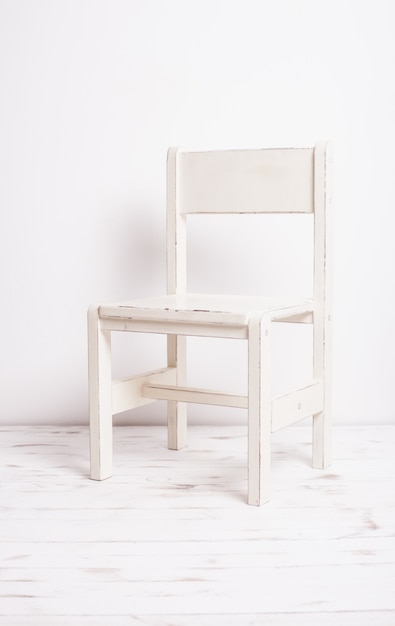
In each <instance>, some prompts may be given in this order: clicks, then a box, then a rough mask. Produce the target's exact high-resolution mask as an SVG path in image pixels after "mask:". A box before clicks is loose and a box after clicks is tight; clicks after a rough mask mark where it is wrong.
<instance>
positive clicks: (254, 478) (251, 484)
mask: <svg viewBox="0 0 395 626" xmlns="http://www.w3.org/2000/svg"><path fill="white" fill-rule="evenodd" d="M270 326H271V322H270V318H268V317H266V316H262V315H261V314H259V313H257V314H254V315H252V316H251V318H250V322H249V328H248V504H252V505H255V506H260V505H261V504H264V503H265V502H267V501H268V500H269V499H270V471H271V468H270V465H271V364H270V360H271V359H270V332H271V328H270Z"/></svg>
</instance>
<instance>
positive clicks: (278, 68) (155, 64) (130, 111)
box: [0, 0, 395, 424]
mask: <svg viewBox="0 0 395 626" xmlns="http://www.w3.org/2000/svg"><path fill="white" fill-rule="evenodd" d="M394 28H395V4H394V3H393V2H392V0H387V1H386V0H375V1H374V2H373V1H364V0H355V1H352V0H351V1H350V0H341V1H334V0H332V1H328V2H326V1H325V2H324V1H321V0H315V1H314V0H276V1H272V0H209V1H207V0H128V1H127V0H112V1H110V0H95V1H94V0H91V1H90V0H0V172H1V174H0V199H1V204H0V219H1V228H0V258H1V264H0V272H1V282H0V284H1V307H0V319H1V330H2V332H1V336H2V341H1V357H0V367H1V372H0V380H1V397H0V420H1V422H2V423H4V424H5V423H11V424H14V423H24V422H26V423H30V422H38V423H77V422H84V421H86V419H87V385H86V324H85V311H86V308H87V306H88V304H89V303H91V302H95V301H106V300H114V299H118V298H127V297H135V296H142V295H148V294H150V293H155V292H161V291H163V289H164V284H165V249H164V241H165V239H164V227H165V221H164V209H165V205H164V190H165V155H166V149H167V146H168V145H177V144H181V145H184V146H188V145H194V146H195V145H199V146H202V147H223V146H232V147H259V146H270V145H279V146H281V145H282V146H286V145H312V144H313V143H314V142H315V140H316V139H317V138H330V139H332V140H333V142H334V145H335V153H336V160H335V164H336V225H335V242H336V262H335V326H334V328H335V346H334V383H335V387H334V410H335V419H336V421H337V423H354V424H358V423H369V422H378V423H389V422H391V421H393V418H394V406H395V403H394V400H393V393H392V387H393V384H394V382H393V381H394V373H395V372H394V358H393V351H394V345H395V344H394V325H393V324H392V316H391V313H392V308H393V307H392V305H393V302H394V287H393V285H394V280H393V274H392V271H391V270H393V268H394V245H393V232H392V226H393V221H394V220H393V217H392V214H393V210H394V193H393V180H394V173H393V168H394V158H393V146H394V145H395V123H394V118H395V116H394V111H395V93H394V80H393V67H394V62H395V43H394V42H395V39H394V36H393V33H394ZM213 219H214V220H215V219H216V218H213ZM225 219H227V220H228V221H227V223H226V231H225V232H226V237H224V235H223V234H222V235H220V234H219V231H218V230H215V229H216V228H217V224H216V222H215V221H214V222H213V223H210V225H209V226H208V225H207V224H206V225H205V226H202V225H200V224H196V227H195V231H193V232H192V233H191V255H190V265H191V284H190V286H191V287H192V288H194V287H198V286H199V285H200V280H201V273H202V270H203V269H207V270H208V271H209V274H210V276H209V287H213V286H214V284H215V282H219V283H220V284H221V285H222V287H227V285H228V282H229V288H231V286H230V278H231V277H232V278H233V279H234V284H233V287H232V290H233V291H234V290H236V289H242V290H245V289H247V288H249V287H251V288H253V289H255V290H259V285H260V284H264V283H265V280H268V273H267V263H268V261H267V259H268V258H271V257H270V255H273V253H274V252H280V255H281V259H283V262H284V267H292V268H293V267H294V264H295V263H296V262H297V261H298V262H301V263H302V265H303V264H304V263H305V259H306V254H307V253H308V247H306V245H307V244H306V245H305V241H306V240H305V239H302V246H301V247H296V243H295V237H294V235H295V233H297V232H298V228H297V227H296V225H292V226H291V228H290V229H283V224H284V222H282V223H281V224H280V225H279V224H278V223H273V224H271V225H272V226H273V228H274V229H275V230H277V231H278V234H279V235H280V236H282V237H283V246H282V249H278V248H277V247H276V248H274V247H273V243H272V242H273V239H272V238H271V237H270V236H269V235H268V234H267V232H266V229H264V230H263V231H260V230H257V227H258V224H257V223H256V221H252V222H251V223H250V224H247V222H245V221H243V224H242V225H241V227H240V228H241V231H239V227H238V226H237V225H236V222H234V221H233V218H232V219H230V218H229V219H228V218H225ZM243 219H244V218H243ZM254 219H255V218H253V220H254ZM260 224H262V223H261V222H260ZM251 225H252V231H251V230H250V231H249V234H250V235H251V236H252V239H253V246H252V247H250V246H249V247H248V254H247V255H246V256H245V257H242V259H243V263H244V265H242V270H240V269H239V265H238V263H235V262H233V266H232V270H231V272H230V273H226V269H225V268H226V266H225V264H224V262H223V260H222V254H223V253H225V252H226V251H227V250H228V251H230V252H231V253H232V256H233V258H234V256H235V255H234V252H233V250H234V247H233V246H234V243H233V241H236V240H235V237H236V235H237V234H239V232H241V233H242V234H243V238H244V237H246V236H247V232H248V228H250V227H251ZM214 227H215V228H214ZM199 232H201V233H203V234H205V235H206V240H205V242H204V244H203V246H202V245H200V244H199V243H198V239H197V234H198V233H199ZM216 242H218V244H219V245H220V247H221V254H218V253H216V252H215V250H214V249H213V247H212V246H213V244H214V243H216ZM290 249H291V250H290ZM259 254H263V262H265V263H266V265H265V268H266V269H264V271H263V273H262V275H261V274H260V273H259V272H257V271H255V273H254V275H253V276H252V277H251V278H250V279H249V280H247V281H246V279H245V278H244V271H245V263H246V262H247V261H251V260H254V259H258V256H259ZM257 255H258V256H257ZM269 263H270V262H269ZM283 269H284V268H283ZM284 280H285V283H286V282H287V280H288V285H293V284H294V278H293V277H292V278H291V280H290V279H287V277H286V275H285V276H284ZM269 284H270V283H269ZM284 328H285V327H284ZM284 332H285V333H286V334H287V333H288V335H289V337H290V339H291V343H292V346H293V347H292V356H291V358H290V360H289V361H287V362H284V361H283V357H282V356H281V355H282V351H283V349H284V346H283V345H282V344H281V341H282V340H281V338H279V339H278V341H279V343H280V344H281V345H280V352H279V354H280V356H279V357H277V361H276V367H277V370H278V376H277V377H278V380H279V381H280V382H282V377H286V376H289V377H290V378H292V377H293V376H294V375H295V372H297V370H298V367H299V365H298V364H297V361H296V358H295V356H294V354H293V353H294V351H295V347H296V346H297V345H298V341H299V338H298V337H296V336H294V335H292V336H291V334H290V333H289V330H287V329H285V330H284ZM288 335H287V336H288ZM235 344H237V345H235ZM127 345H128V350H130V358H131V359H132V360H133V359H139V360H141V361H142V367H143V368H144V367H145V366H148V367H149V366H151V361H152V362H153V361H155V364H156V363H157V362H158V361H160V362H162V360H163V358H162V356H161V355H160V350H161V349H162V348H163V347H164V345H163V338H161V337H159V338H158V337H128V338H127ZM202 346H203V347H202V348H199V347H198V346H197V345H196V340H195V341H192V342H191V352H192V353H193V354H194V355H195V356H196V357H198V359H199V361H198V364H197V365H196V366H195V367H193V368H192V377H195V378H196V379H198V378H199V379H201V380H205V379H208V380H209V379H210V376H209V375H208V370H207V368H206V365H205V359H204V358H203V357H204V354H206V352H205V351H208V352H207V354H208V355H209V357H208V358H209V363H210V367H211V368H212V369H213V370H214V372H215V376H216V377H217V378H221V377H222V371H223V370H225V369H226V370H227V375H228V376H229V380H230V383H231V386H232V387H238V386H239V384H240V383H239V373H238V372H239V371H241V372H242V376H241V378H242V379H244V378H245V365H244V364H243V363H244V362H243V363H241V362H240V359H243V358H244V357H245V346H244V342H243V345H242V343H239V342H235V343H233V344H232V345H228V344H226V346H225V348H226V358H225V360H224V359H222V358H221V356H220V355H221V353H220V351H219V349H218V347H219V346H222V343H221V342H220V340H218V341H217V342H215V341H214V342H213V343H210V344H209V343H207V342H205V341H203V343H202ZM115 347H116V352H117V354H118V357H117V362H116V364H115V372H116V373H120V372H122V373H123V370H124V369H125V361H126V355H125V352H124V351H122V347H121V346H120V345H119V341H118V338H117V340H116V341H115ZM203 353H204V354H203ZM231 355H233V356H235V357H236V359H237V362H236V363H235V364H234V365H232V366H229V371H228V369H227V368H228V361H229V360H230V356H231ZM308 357H309V355H308V354H307V353H305V354H304V356H303V359H302V360H304V361H307V360H308ZM284 363H285V364H284ZM133 367H135V365H134V366H133ZM239 367H240V368H241V370H239ZM301 367H302V366H301ZM303 367H304V365H303ZM137 369H138V368H137ZM163 409H164V407H163V406H158V405H155V406H153V405H152V406H151V407H149V411H148V410H147V408H146V409H145V410H144V411H140V413H139V412H136V413H135V414H134V416H127V418H125V417H123V418H122V419H123V420H125V419H128V420H139V419H142V418H143V417H145V418H148V419H149V418H151V417H152V418H157V416H158V415H159V414H162V415H163ZM200 410H201V409H197V408H196V407H193V408H192V409H191V414H192V417H194V416H195V417H196V416H197V415H198V414H199V413H198V411H200ZM209 410H210V409H209ZM205 411H207V409H205ZM201 414H202V415H204V416H206V419H208V417H207V412H206V413H201ZM223 415H225V418H226V419H241V417H240V414H238V413H232V412H229V413H228V412H226V414H224V409H220V410H217V409H216V410H215V411H214V410H213V411H212V413H210V416H209V417H212V419H213V420H217V419H220V418H221V417H222V416H223Z"/></svg>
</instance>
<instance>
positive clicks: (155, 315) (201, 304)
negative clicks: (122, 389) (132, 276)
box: [99, 293, 313, 326]
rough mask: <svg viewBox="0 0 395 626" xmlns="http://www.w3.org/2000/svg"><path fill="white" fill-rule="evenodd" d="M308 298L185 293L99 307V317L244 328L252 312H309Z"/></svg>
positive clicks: (275, 314)
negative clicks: (228, 325) (221, 324)
mask: <svg viewBox="0 0 395 626" xmlns="http://www.w3.org/2000/svg"><path fill="white" fill-rule="evenodd" d="M312 310H313V302H312V300H310V299H295V298H290V299H285V298H264V297H255V296H235V295H214V294H199V293H186V294H185V293H184V294H173V295H165V296H158V297H154V298H142V299H138V300H128V301H124V302H118V303H112V304H106V305H102V306H100V309H99V314H100V317H101V318H121V319H125V320H136V321H138V320H141V321H155V320H156V321H169V322H173V321H176V322H187V323H189V322H192V323H193V322H196V323H200V324H201V323H203V324H204V323H207V324H213V323H214V324H215V323H219V324H220V323H224V322H225V323H226V324H235V325H237V326H247V325H248V321H249V318H250V315H251V313H252V312H253V311H259V312H261V313H262V314H267V315H269V317H270V318H271V319H273V320H276V319H283V318H288V317H292V316H295V315H300V314H303V313H310V312H311V311H312Z"/></svg>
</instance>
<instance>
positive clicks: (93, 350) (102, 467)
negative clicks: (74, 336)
mask: <svg viewBox="0 0 395 626" xmlns="http://www.w3.org/2000/svg"><path fill="white" fill-rule="evenodd" d="M88 364H89V416H90V459H91V478H92V479H93V480H103V479H105V478H109V477H110V476H111V475H112V397H111V396H112V378H111V334H110V331H104V330H102V329H101V328H100V318H99V311H98V307H95V306H92V307H90V309H89V311H88Z"/></svg>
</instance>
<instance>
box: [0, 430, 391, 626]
mask: <svg viewBox="0 0 395 626" xmlns="http://www.w3.org/2000/svg"><path fill="white" fill-rule="evenodd" d="M0 435H1V437H0V440H1V446H2V448H1V455H0V459H1V461H0V462H1V475H2V481H1V483H0V498H1V508H0V528H1V533H0V555H1V568H0V624H1V625H2V626H3V625H4V626H6V625H7V626H8V625H9V624H11V625H13V626H15V625H16V624H18V625H19V626H30V625H35V624H44V625H47V624H51V625H52V624H55V625H58V624H59V625H64V624H67V625H69V624H78V625H80V624H82V625H84V624H99V625H101V624H109V623H110V624H112V625H113V624H115V625H116V626H119V625H121V624H122V625H123V624H136V625H137V624H138V625H140V624H142V625H148V626H189V625H192V626H211V625H212V624H214V625H219V626H225V625H230V626H239V625H244V624H252V625H254V626H255V625H259V626H260V625H262V624H265V626H266V624H269V625H273V626H285V625H286V626H294V624H300V625H301V626H305V625H307V626H313V625H315V624H320V625H321V624H324V626H332V625H333V624H336V625H338V624H340V625H343V626H368V625H369V626H371V624H375V625H377V626H393V624H394V623H395V597H394V593H393V588H394V580H395V534H394V526H395V495H394V494H395V489H394V487H395V485H394V482H395V480H394V476H395V472H394V469H395V468H394V465H395V463H394V456H393V441H394V436H395V428H394V427H389V426H386V427H378V426H375V427H359V428H355V427H354V428H346V427H342V428H338V429H336V431H335V438H336V448H335V451H336V452H335V457H334V461H333V466H332V467H331V470H330V471H324V472H319V471H316V470H314V469H313V468H311V467H310V458H309V457H310V455H309V452H308V450H309V444H310V429H309V428H308V427H303V426H299V427H296V428H288V429H286V430H282V431H280V432H278V433H274V434H273V435H272V449H273V462H272V478H273V489H272V499H271V502H270V503H269V504H268V505H267V506H265V507H263V508H257V507H246V506H245V492H246V481H247V471H246V463H245V458H246V455H247V427H246V426H245V427H242V426H233V427H232V426H229V427H227V428H226V429H225V428H223V427H210V428H209V427H193V426H191V427H190V437H189V439H190V441H189V447H188V448H186V449H184V450H180V451H173V450H168V449H167V447H166V428H165V426H163V427H153V426H150V427H118V428H115V429H114V439H115V443H116V454H115V458H114V465H115V470H116V471H115V472H114V476H113V478H111V479H110V480H108V481H104V482H95V481H89V480H87V476H88V473H89V463H88V458H87V455H86V447H87V441H88V431H87V428H86V427H75V428H70V427H65V428H58V427H56V428H51V427H40V426H34V427H33V426H29V427H27V428H23V427H17V428H14V427H12V428H11V427H10V428H8V429H7V428H2V429H1V432H0ZM147 459H150V461H149V462H148V461H147ZM177 461H178V462H177Z"/></svg>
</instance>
